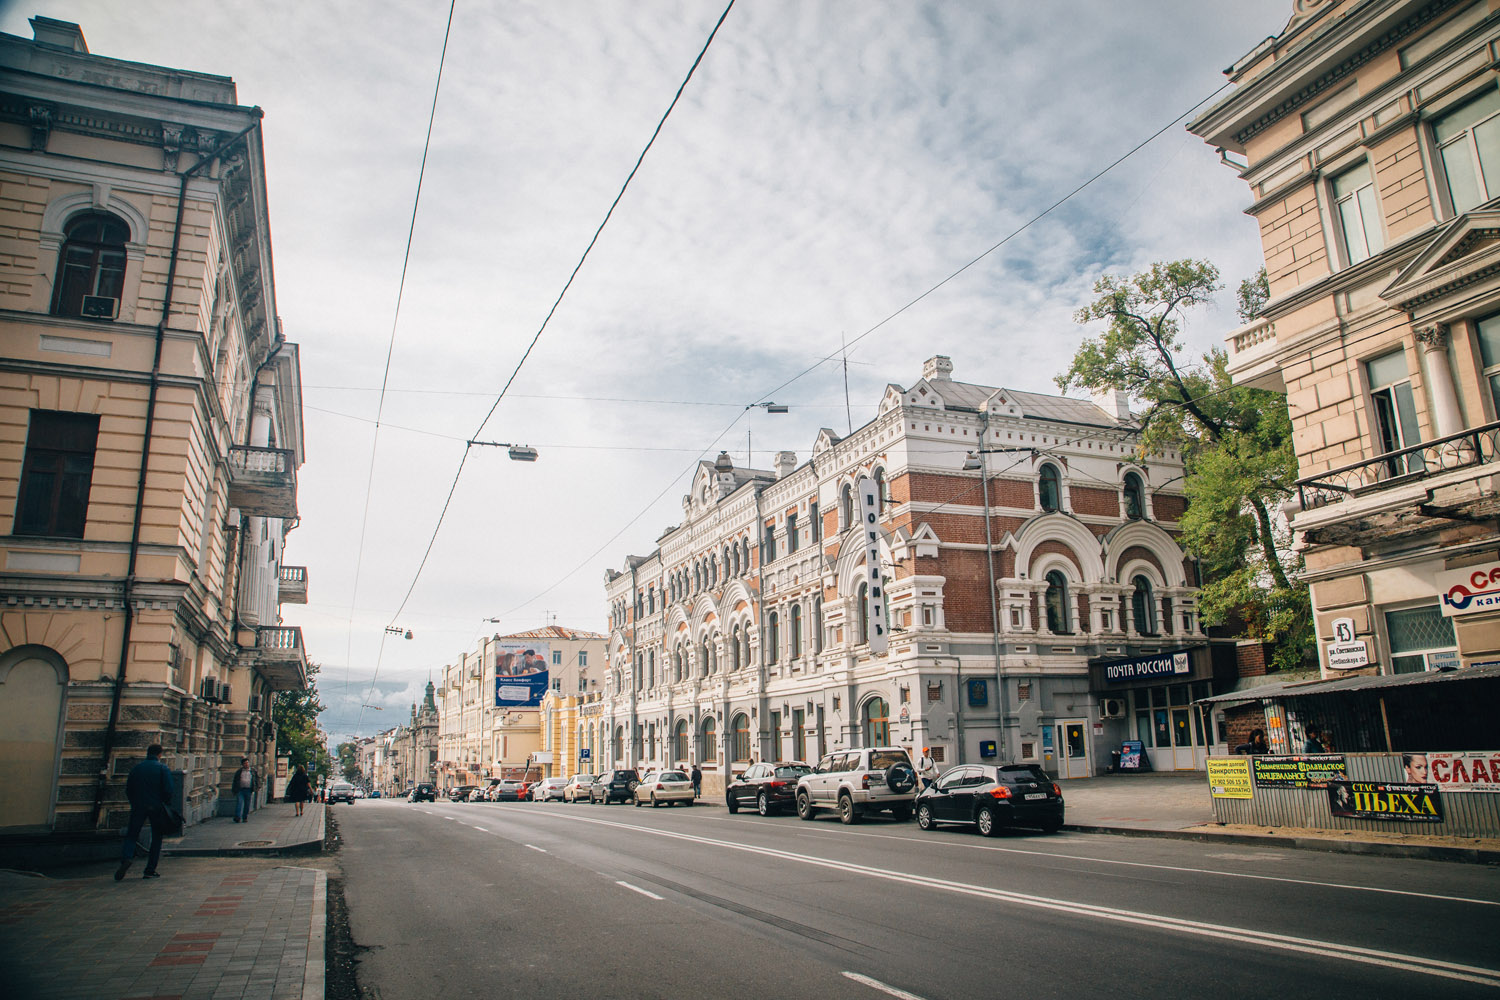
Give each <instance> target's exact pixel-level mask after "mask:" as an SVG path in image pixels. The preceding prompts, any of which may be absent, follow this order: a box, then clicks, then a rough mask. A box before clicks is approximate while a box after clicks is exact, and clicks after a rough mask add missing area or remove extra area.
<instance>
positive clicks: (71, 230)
mask: <svg viewBox="0 0 1500 1000" xmlns="http://www.w3.org/2000/svg"><path fill="white" fill-rule="evenodd" d="M65 233H66V240H65V242H64V243H63V247H62V253H61V254H59V255H58V260H57V288H56V291H55V292H54V293H53V296H52V314H53V315H54V316H82V315H84V314H85V310H84V305H85V303H84V301H83V299H84V296H86V295H88V296H95V295H97V296H102V297H104V298H106V299H116V300H118V299H119V298H120V292H121V291H122V290H123V289H124V287H125V241H126V239H128V238H129V236H130V230H129V228H127V227H126V225H125V223H123V222H121V221H120V220H119V219H117V218H115V217H114V216H113V215H104V214H103V213H99V212H89V213H86V214H84V215H80V216H77V217H75V218H74V219H73V220H72V221H71V222H69V223H68V225H67V229H66V230H65ZM88 305H89V306H90V309H89V311H88V315H89V316H92V317H95V318H98V319H114V316H115V309H113V308H111V309H110V310H109V311H108V315H101V314H99V313H98V312H96V311H95V310H96V309H97V307H98V305H99V304H98V303H92V302H91V303H88Z"/></svg>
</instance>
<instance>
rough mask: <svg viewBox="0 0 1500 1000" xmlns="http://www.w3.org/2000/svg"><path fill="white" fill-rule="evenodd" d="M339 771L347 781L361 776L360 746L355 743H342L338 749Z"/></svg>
mask: <svg viewBox="0 0 1500 1000" xmlns="http://www.w3.org/2000/svg"><path fill="white" fill-rule="evenodd" d="M338 755H339V773H341V774H342V775H343V776H344V780H345V781H354V780H356V779H357V778H359V776H360V771H359V747H357V746H355V745H354V744H353V743H347V742H346V743H340V744H339V749H338Z"/></svg>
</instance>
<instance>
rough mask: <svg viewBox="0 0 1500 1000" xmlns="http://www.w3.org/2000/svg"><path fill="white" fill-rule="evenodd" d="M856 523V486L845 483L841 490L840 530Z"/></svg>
mask: <svg viewBox="0 0 1500 1000" xmlns="http://www.w3.org/2000/svg"><path fill="white" fill-rule="evenodd" d="M853 523H854V487H853V486H850V485H849V484H848V483H845V484H844V486H843V489H841V490H839V530H840V531H843V530H844V529H845V528H847V527H849V526H850V525H851V524H853Z"/></svg>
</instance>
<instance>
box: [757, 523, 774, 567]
mask: <svg viewBox="0 0 1500 1000" xmlns="http://www.w3.org/2000/svg"><path fill="white" fill-rule="evenodd" d="M775 561H776V528H775V527H774V526H773V525H769V524H768V525H766V531H765V541H764V542H763V543H762V545H761V550H760V562H761V565H762V566H764V565H765V564H766V563H768V562H775Z"/></svg>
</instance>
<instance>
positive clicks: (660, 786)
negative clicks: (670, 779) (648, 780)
mask: <svg viewBox="0 0 1500 1000" xmlns="http://www.w3.org/2000/svg"><path fill="white" fill-rule="evenodd" d="M656 790H657V791H658V792H665V791H666V790H667V788H666V786H665V785H663V784H662V783H661V782H660V781H658V782H657V783H656Z"/></svg>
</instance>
